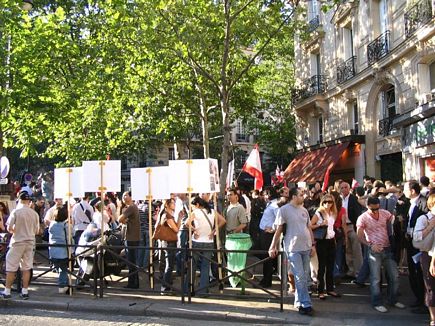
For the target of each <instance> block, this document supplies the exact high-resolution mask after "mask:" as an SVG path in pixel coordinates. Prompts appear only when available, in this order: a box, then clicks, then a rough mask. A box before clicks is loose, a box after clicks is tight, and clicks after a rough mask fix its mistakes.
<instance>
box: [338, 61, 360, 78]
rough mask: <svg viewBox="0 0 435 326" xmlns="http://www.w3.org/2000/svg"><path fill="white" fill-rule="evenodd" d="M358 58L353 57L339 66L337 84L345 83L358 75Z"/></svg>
mask: <svg viewBox="0 0 435 326" xmlns="http://www.w3.org/2000/svg"><path fill="white" fill-rule="evenodd" d="M355 65H356V56H353V57H351V58H350V59H348V60H346V61H345V62H343V63H341V64H339V65H338V66H337V83H339V84H341V83H344V82H345V81H346V80H349V79H351V78H352V77H354V76H355V75H356V70H355Z"/></svg>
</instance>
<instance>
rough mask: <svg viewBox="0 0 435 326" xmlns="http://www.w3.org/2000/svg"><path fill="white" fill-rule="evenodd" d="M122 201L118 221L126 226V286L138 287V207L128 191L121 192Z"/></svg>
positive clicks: (130, 287)
mask: <svg viewBox="0 0 435 326" xmlns="http://www.w3.org/2000/svg"><path fill="white" fill-rule="evenodd" d="M122 201H123V202H124V204H125V208H124V209H123V211H122V214H121V216H120V217H119V223H122V224H124V225H126V226H127V232H126V234H125V245H126V246H127V259H128V261H129V263H130V264H129V265H128V284H127V286H126V288H129V289H137V288H139V275H138V273H137V268H136V256H137V248H136V247H137V246H138V245H139V241H140V222H139V209H138V208H137V206H136V205H135V203H133V200H132V198H131V192H130V191H126V192H124V193H123V195H122Z"/></svg>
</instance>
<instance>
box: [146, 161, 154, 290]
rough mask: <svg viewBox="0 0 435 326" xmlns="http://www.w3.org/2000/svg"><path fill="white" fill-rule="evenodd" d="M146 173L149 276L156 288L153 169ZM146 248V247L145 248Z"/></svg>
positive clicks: (151, 285)
mask: <svg viewBox="0 0 435 326" xmlns="http://www.w3.org/2000/svg"><path fill="white" fill-rule="evenodd" d="M146 173H148V196H147V199H148V239H149V241H148V242H149V247H150V249H149V250H150V252H149V277H150V287H151V288H152V289H153V290H154V265H153V249H152V247H153V242H154V241H153V215H152V209H153V196H152V195H151V194H152V192H151V174H152V169H149V168H148V169H147V170H146ZM145 250H146V249H145Z"/></svg>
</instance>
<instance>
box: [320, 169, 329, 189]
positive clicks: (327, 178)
mask: <svg viewBox="0 0 435 326" xmlns="http://www.w3.org/2000/svg"><path fill="white" fill-rule="evenodd" d="M330 173H331V168H328V169H327V170H326V173H325V178H324V179H323V186H322V192H325V191H326V190H328V184H329V174H330Z"/></svg>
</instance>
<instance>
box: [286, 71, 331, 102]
mask: <svg viewBox="0 0 435 326" xmlns="http://www.w3.org/2000/svg"><path fill="white" fill-rule="evenodd" d="M326 88H327V83H326V76H324V75H314V76H312V77H311V78H308V79H306V80H304V81H303V82H302V87H301V88H300V89H298V90H297V91H296V92H295V95H294V97H295V102H299V101H302V100H304V99H306V98H309V97H311V96H313V95H315V94H321V93H324V92H326Z"/></svg>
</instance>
